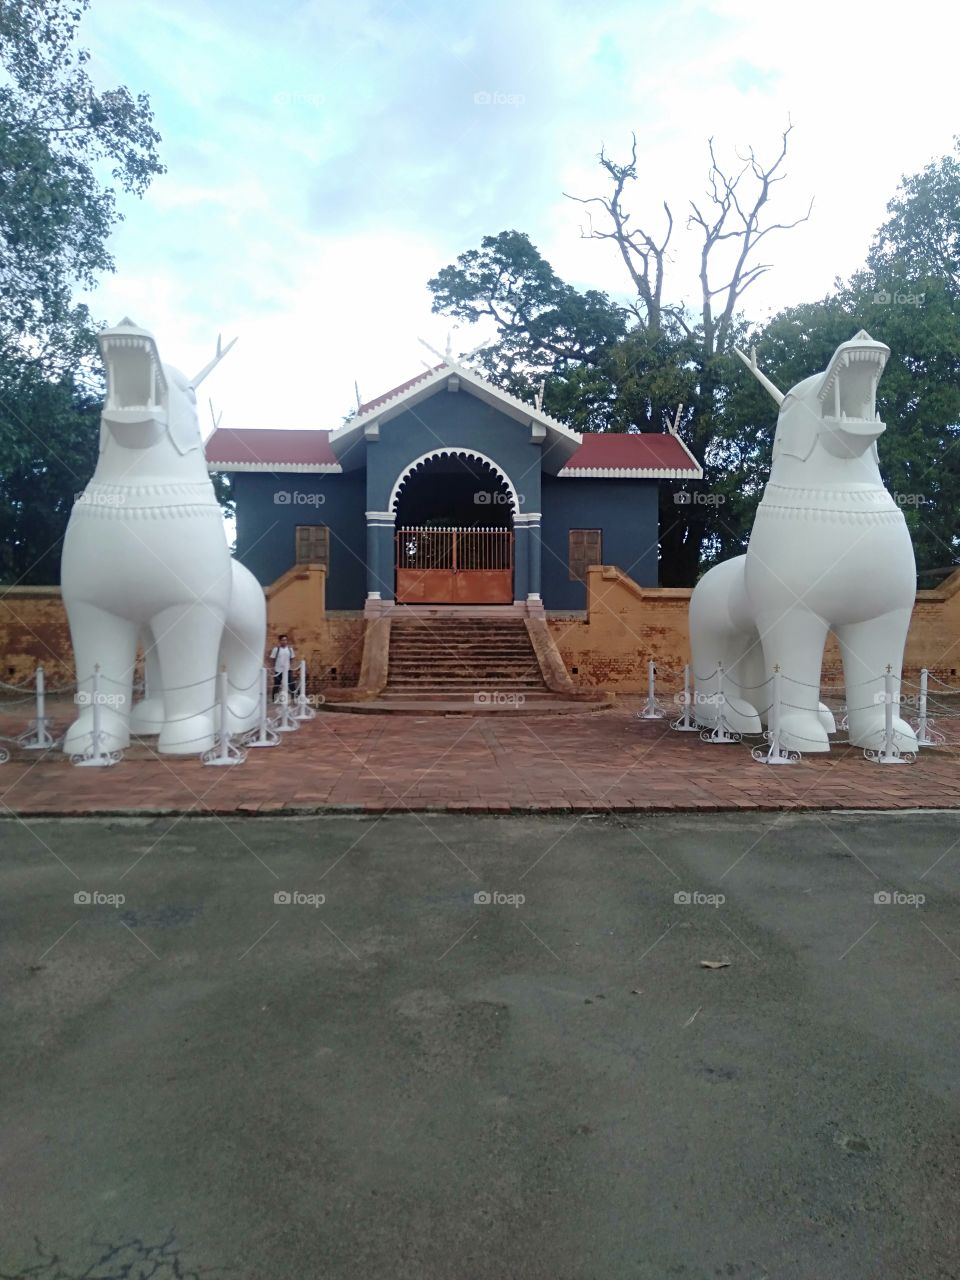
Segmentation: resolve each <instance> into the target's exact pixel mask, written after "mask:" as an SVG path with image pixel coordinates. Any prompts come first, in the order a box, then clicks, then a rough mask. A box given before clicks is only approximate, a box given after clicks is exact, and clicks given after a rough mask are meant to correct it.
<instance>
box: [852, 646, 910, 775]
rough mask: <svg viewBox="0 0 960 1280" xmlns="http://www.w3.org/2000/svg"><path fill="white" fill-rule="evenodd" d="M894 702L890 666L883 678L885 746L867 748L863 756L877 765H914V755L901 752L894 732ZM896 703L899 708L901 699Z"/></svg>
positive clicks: (891, 669) (897, 699) (908, 752)
mask: <svg viewBox="0 0 960 1280" xmlns="http://www.w3.org/2000/svg"><path fill="white" fill-rule="evenodd" d="M894 701H895V695H894V692H893V668H892V667H891V666H889V664H888V666H887V670H886V672H885V673H884V677H883V746H882V747H881V748H878V749H876V750H874V749H872V748H871V747H867V748H865V750H864V753H863V754H864V755H865V756H866V758H867V759H868V760H875V761H876V763H877V764H913V761H914V759H915V756H914V753H913V752H912V751H901V750H900V748H899V747H898V746H897V742H896V736H895V734H894V731H893V707H894ZM896 703H897V705H898V706H899V703H900V699H899V697H897V698H896Z"/></svg>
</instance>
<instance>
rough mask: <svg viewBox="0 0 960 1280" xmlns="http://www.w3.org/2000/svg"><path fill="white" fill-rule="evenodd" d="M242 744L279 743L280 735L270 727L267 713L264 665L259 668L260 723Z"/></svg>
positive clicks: (269, 745)
mask: <svg viewBox="0 0 960 1280" xmlns="http://www.w3.org/2000/svg"><path fill="white" fill-rule="evenodd" d="M244 745H245V746H248V747H277V746H279V745H280V735H279V734H278V733H276V732H275V731H274V729H273V728H272V727H271V724H270V719H269V716H268V713H267V669H266V667H261V668H260V723H259V724H258V725H257V727H256V729H253V730H251V732H250V733H249V734H248V735H247V738H246V739H245V744H244Z"/></svg>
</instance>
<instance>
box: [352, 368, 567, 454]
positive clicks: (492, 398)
mask: <svg viewBox="0 0 960 1280" xmlns="http://www.w3.org/2000/svg"><path fill="white" fill-rule="evenodd" d="M451 383H452V384H453V386H451ZM448 387H449V388H450V389H456V390H458V391H465V392H466V393H467V394H468V395H474V396H476V397H477V399H479V400H483V401H484V402H485V403H486V404H489V405H491V406H492V407H493V408H495V409H498V410H499V411H500V412H501V413H503V414H504V415H505V416H507V417H509V418H513V419H514V421H515V422H519V423H521V424H522V425H524V426H529V427H532V428H533V429H534V431H535V432H536V433H537V434H539V435H540V436H541V438H543V439H544V441H545V443H546V444H548V445H554V446H557V447H558V448H559V451H560V455H561V456H563V457H570V456H572V454H573V453H575V452H576V450H577V448H578V447H579V445H580V443H581V441H582V439H583V437H582V436H581V434H580V432H579V431H572V430H571V429H570V427H568V426H567V425H566V424H565V423H563V422H561V421H560V420H559V419H558V418H554V417H552V416H551V415H550V414H549V413H544V412H543V410H542V409H538V408H537V407H536V406H535V405H532V404H528V403H527V402H526V401H525V400H521V399H520V398H519V397H518V396H514V395H511V394H510V393H509V391H503V390H502V389H501V388H500V387H497V386H494V384H493V383H492V382H488V381H487V379H486V378H482V377H480V375H479V374H477V373H474V371H473V370H472V369H467V368H465V367H464V366H463V365H461V364H458V363H457V361H456V360H453V359H451V358H450V357H448V358H447V359H446V360H445V361H444V362H443V364H440V365H436V366H435V367H434V368H432V369H428V370H426V371H425V372H424V373H423V374H421V375H418V376H417V377H415V378H411V379H410V380H409V381H407V382H404V383H401V384H400V386H399V387H395V388H394V390H393V391H388V392H387V393H386V394H385V395H382V396H378V397H377V399H375V400H371V401H369V402H368V403H367V404H363V405H361V406H360V411H359V413H357V414H356V416H355V417H353V418H351V419H350V420H349V422H345V423H344V424H343V426H342V427H338V428H337V430H336V431H332V432H331V433H330V444H331V446H332V447H333V449H334V450H336V451H337V452H338V453H339V452H340V451H341V450H342V449H343V448H344V446H345V445H347V444H348V443H352V442H353V441H354V440H355V439H356V438H357V437H358V436H359V435H361V434H362V433H363V432H364V431H365V430H367V429H368V428H371V427H373V425H374V424H375V423H376V424H378V425H379V426H382V425H383V424H384V423H386V422H389V421H390V419H391V418H395V417H397V416H398V415H399V414H401V413H405V412H406V411H407V410H408V409H412V408H413V407H414V406H415V405H417V404H419V403H421V401H423V400H427V399H429V398H430V397H431V396H435V395H438V394H439V393H440V392H441V391H443V390H445V389H447V388H448Z"/></svg>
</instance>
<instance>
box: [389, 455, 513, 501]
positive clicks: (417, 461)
mask: <svg viewBox="0 0 960 1280" xmlns="http://www.w3.org/2000/svg"><path fill="white" fill-rule="evenodd" d="M438 458H476V459H477V460H478V461H479V462H482V463H484V464H485V465H486V466H488V467H489V468H490V470H491V471H492V472H493V473H494V475H496V476H498V477H499V478H500V481H501V483H502V484H503V485H504V486H505V487H506V490H507V493H508V494H509V495H510V510H511V512H514V513H515V512H517V511H519V510H520V495H519V494H518V493H517V490H516V488H515V487H514V483H513V481H512V480H511V479H510V477H509V476H508V475H507V473H506V471H504V469H503V467H501V465H500V464H499V462H494V460H493V459H492V458H490V457H488V456H487V455H486V454H485V453H481V452H480V450H479V449H470V448H467V446H466V445H444V446H443V448H440V449H431V450H430V451H429V452H428V453H422V454H421V455H420V457H419V458H414V460H413V461H412V462H409V463H406V464H405V465H404V467H403V469H402V470H401V472H400V474H399V475H398V476H397V478H396V480H395V481H394V485H393V488H392V489H391V491H390V500H389V501H388V503H387V509H388V510H389V511H392V512H394V514H396V512H397V508H398V504H399V502H400V492H401V490H402V489H403V486H404V485H405V484H406V483H407V481H408V480H409V479H410V477H411V476H412V475H413V473H414V472H415V471H417V470H419V468H420V467H422V466H424V465H425V464H426V463H428V462H436V461H437V459H438Z"/></svg>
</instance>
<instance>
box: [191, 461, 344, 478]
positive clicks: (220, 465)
mask: <svg viewBox="0 0 960 1280" xmlns="http://www.w3.org/2000/svg"><path fill="white" fill-rule="evenodd" d="M207 470H208V471H264V472H267V473H268V474H271V475H272V474H273V473H274V472H276V471H310V472H313V473H314V474H317V473H320V474H323V475H335V476H339V475H342V474H343V467H341V465H340V463H339V462H208V463H207Z"/></svg>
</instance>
